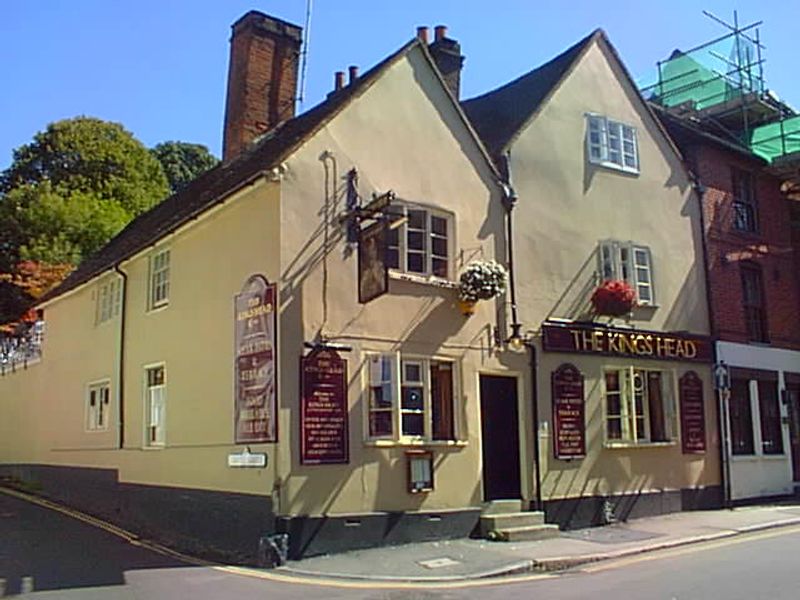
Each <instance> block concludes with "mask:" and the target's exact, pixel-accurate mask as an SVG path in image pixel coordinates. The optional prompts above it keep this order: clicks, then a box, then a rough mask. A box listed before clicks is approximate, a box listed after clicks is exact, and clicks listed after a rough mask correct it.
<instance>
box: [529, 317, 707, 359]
mask: <svg viewBox="0 0 800 600" xmlns="http://www.w3.org/2000/svg"><path fill="white" fill-rule="evenodd" d="M542 344H543V346H544V349H545V350H546V351H548V352H579V353H584V354H602V355H606V356H627V357H633V358H647V359H656V360H680V361H687V362H704V363H710V362H711V361H712V351H711V341H710V339H709V338H707V337H705V336H702V335H692V334H688V333H673V332H663V331H643V330H641V329H618V328H615V327H597V326H594V325H591V324H589V325H586V324H580V325H578V324H572V323H568V324H561V323H558V324H555V323H543V324H542Z"/></svg>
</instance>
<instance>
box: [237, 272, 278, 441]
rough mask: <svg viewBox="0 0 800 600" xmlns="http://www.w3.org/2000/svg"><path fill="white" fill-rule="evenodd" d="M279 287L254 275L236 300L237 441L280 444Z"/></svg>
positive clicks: (262, 277)
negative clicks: (278, 413)
mask: <svg viewBox="0 0 800 600" xmlns="http://www.w3.org/2000/svg"><path fill="white" fill-rule="evenodd" d="M276 297H277V286H276V285H275V284H270V283H268V282H267V280H266V278H265V277H264V276H263V275H252V276H251V277H250V278H249V279H248V280H247V281H246V282H245V284H244V286H243V287H242V291H241V293H240V294H238V295H237V296H236V299H235V301H234V304H235V316H234V327H235V334H234V340H235V342H234V343H235V348H234V354H235V357H234V381H235V383H234V385H235V396H236V397H235V410H234V440H235V443H237V444H247V443H253V442H277V441H278V425H277V421H276V404H277V379H276V372H277V370H276V364H275V363H276V358H277V349H276V337H275V332H276V329H277V325H276V323H277V321H276V312H277V311H276V310H275V300H276Z"/></svg>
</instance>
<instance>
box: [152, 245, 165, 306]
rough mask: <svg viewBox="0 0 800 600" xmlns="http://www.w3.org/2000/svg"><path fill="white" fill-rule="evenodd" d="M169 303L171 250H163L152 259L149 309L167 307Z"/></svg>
mask: <svg viewBox="0 0 800 600" xmlns="http://www.w3.org/2000/svg"><path fill="white" fill-rule="evenodd" d="M168 302H169V250H161V251H160V252H157V253H156V254H153V255H152V256H151V257H150V291H149V308H151V309H153V308H158V307H160V306H165V305H166V304H167V303H168Z"/></svg>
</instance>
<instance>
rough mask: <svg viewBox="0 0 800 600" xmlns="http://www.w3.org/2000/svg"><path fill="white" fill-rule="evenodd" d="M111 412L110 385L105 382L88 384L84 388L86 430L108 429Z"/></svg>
mask: <svg viewBox="0 0 800 600" xmlns="http://www.w3.org/2000/svg"><path fill="white" fill-rule="evenodd" d="M110 410H111V384H110V383H109V382H108V381H107V380H106V381H98V382H95V383H90V384H89V385H88V386H87V388H86V430H87V431H104V430H106V429H108V418H109V412H110Z"/></svg>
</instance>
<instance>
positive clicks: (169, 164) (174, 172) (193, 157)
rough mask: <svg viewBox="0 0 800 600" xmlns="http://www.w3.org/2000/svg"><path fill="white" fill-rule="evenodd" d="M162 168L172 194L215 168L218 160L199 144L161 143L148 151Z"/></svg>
mask: <svg viewBox="0 0 800 600" xmlns="http://www.w3.org/2000/svg"><path fill="white" fill-rule="evenodd" d="M150 152H151V153H152V155H153V156H154V157H156V158H157V159H158V161H159V162H160V163H161V166H162V167H163V168H164V173H165V174H166V176H167V179H168V180H169V185H170V188H171V189H172V192H173V193H175V192H178V191H180V190H181V189H183V188H184V187H185V186H186V184H188V183H189V182H190V181H192V180H193V179H195V178H196V177H198V176H199V175H200V174H202V173H204V172H205V171H207V170H208V169H210V168H211V167H213V166H215V165H216V164H217V163H218V162H219V160H218V159H217V158H216V157H215V156H214V155H213V154H211V152H209V151H208V148H206V147H205V146H203V145H201V144H189V143H187V142H162V143H160V144H158V145H156V146H155V147H154V148H153V149H152V150H150Z"/></svg>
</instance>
